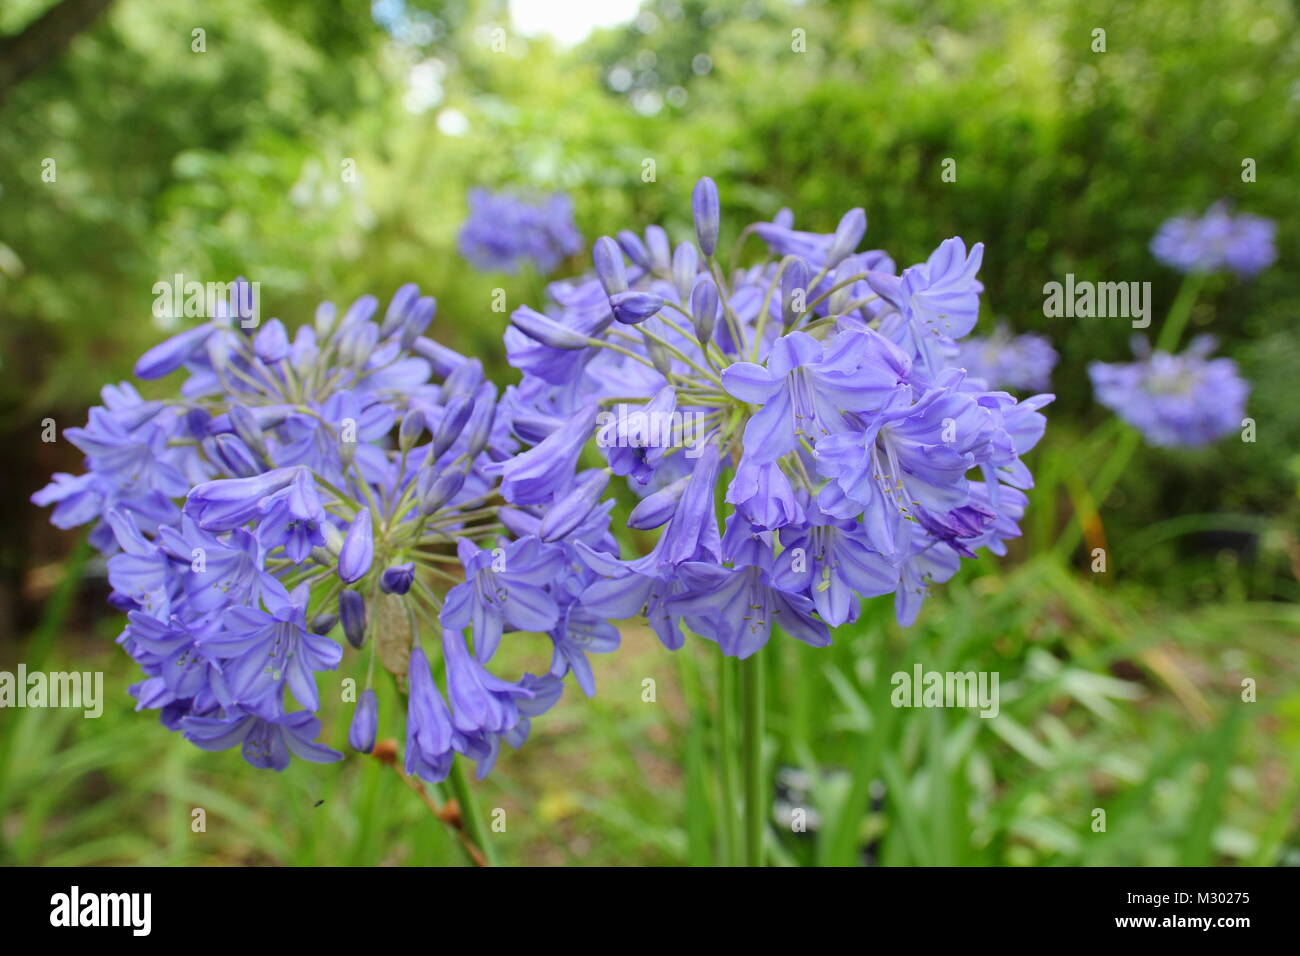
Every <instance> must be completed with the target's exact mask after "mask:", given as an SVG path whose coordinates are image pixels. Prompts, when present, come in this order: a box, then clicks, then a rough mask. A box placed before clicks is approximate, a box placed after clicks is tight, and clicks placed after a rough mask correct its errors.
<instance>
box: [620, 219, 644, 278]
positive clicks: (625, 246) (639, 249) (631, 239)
mask: <svg viewBox="0 0 1300 956" xmlns="http://www.w3.org/2000/svg"><path fill="white" fill-rule="evenodd" d="M618 244H619V247H620V248H621V249H622V250H623V252H625V253H626V254H627V257H628V258H629V259H631V260H632V263H633V265H636V266H640V267H641V268H642V269H644V270H645V271H646V272H649V271H650V250H649V249H647V248H646V247H645V243H644V242H642V241H641V237H640V236H638V235H637V234H636V233H635V232H633V231H632V230H630V229H624V230H623V231H622V232H620V233H619V234H618Z"/></svg>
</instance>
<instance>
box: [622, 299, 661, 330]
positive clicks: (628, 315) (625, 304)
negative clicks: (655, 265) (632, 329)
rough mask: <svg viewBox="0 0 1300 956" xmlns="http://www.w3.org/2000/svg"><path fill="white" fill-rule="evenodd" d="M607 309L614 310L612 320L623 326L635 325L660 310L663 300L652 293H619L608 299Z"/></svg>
mask: <svg viewBox="0 0 1300 956" xmlns="http://www.w3.org/2000/svg"><path fill="white" fill-rule="evenodd" d="M609 307H610V308H611V309H613V310H614V318H616V319H618V321H620V322H622V323H623V324H624V325H636V324H637V323H638V322H644V321H645V320H646V319H648V318H650V316H652V315H654V314H655V313H656V312H658V311H659V310H660V309H662V308H663V307H664V300H663V297H662V296H657V295H655V294H654V293H653V292H619V293H618V294H617V295H612V296H610V297H609Z"/></svg>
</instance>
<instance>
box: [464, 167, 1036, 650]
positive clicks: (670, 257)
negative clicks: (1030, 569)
mask: <svg viewBox="0 0 1300 956" xmlns="http://www.w3.org/2000/svg"><path fill="white" fill-rule="evenodd" d="M691 211H692V214H693V218H694V223H695V236H694V237H693V239H694V241H695V242H698V243H699V244H700V245H699V247H698V248H697V247H695V246H694V245H693V244H692V239H691V238H687V239H685V240H684V241H683V243H681V244H679V245H678V246H677V247H676V250H675V251H674V249H673V246H672V243H671V241H670V240H669V237H668V235H667V233H666V232H665V231H664V230H663V229H661V228H659V227H657V226H652V227H650V228H648V229H647V230H646V231H645V233H644V236H641V235H638V234H636V233H634V232H632V231H623V232H620V233H619V234H618V237H617V239H611V238H602V239H600V240H597V242H596V244H595V251H594V254H593V264H594V272H593V273H592V274H589V275H587V276H582V277H579V278H576V279H568V280H564V281H560V282H555V283H552V284H551V285H550V287H549V290H548V291H549V294H550V299H551V301H550V302H549V303H547V304H546V305H545V308H544V310H543V311H538V310H537V309H535V308H529V307H522V308H520V309H519V310H517V312H516V313H515V315H514V317H513V318H512V325H511V328H510V329H509V330H508V331H507V332H506V348H507V352H508V355H509V357H510V360H511V362H512V364H514V365H515V367H516V368H517V369H518V370H519V371H520V372H522V373H523V381H522V382H521V383H520V384H519V385H518V386H517V387H514V388H512V389H510V390H508V394H507V396H506V399H505V404H506V406H507V407H508V408H509V409H510V412H511V418H512V422H513V426H514V430H515V432H516V434H518V435H521V436H523V435H527V436H528V437H529V440H530V441H533V442H535V443H536V444H535V445H534V447H533V448H532V449H530V450H529V451H528V452H526V453H524V454H523V455H521V456H519V457H517V458H515V459H514V460H512V461H511V462H509V463H507V464H505V465H504V466H503V474H504V479H505V480H504V481H503V485H502V488H503V494H504V496H505V497H506V499H507V500H508V501H511V502H514V503H516V504H517V505H518V506H519V507H520V508H521V509H522V510H523V511H525V512H527V513H528V514H529V515H530V516H531V517H530V519H529V520H532V521H537V522H543V521H545V520H546V515H547V514H548V513H552V512H554V513H558V514H560V515H561V516H563V517H564V519H565V523H564V526H567V523H568V522H571V520H572V518H571V516H570V515H569V512H570V511H571V510H573V509H574V508H575V507H576V505H575V501H581V502H582V507H584V508H585V507H590V504H589V499H590V495H586V496H585V497H584V495H583V494H576V495H575V493H574V491H573V489H574V488H576V487H582V488H586V489H594V488H603V487H604V484H603V482H593V483H588V484H583V478H584V475H587V474H589V473H590V469H591V467H592V462H593V460H598V459H595V458H594V456H595V455H599V456H601V457H603V459H604V465H605V470H606V471H608V472H609V473H611V474H612V475H614V476H618V477H620V478H622V480H624V481H625V482H626V483H627V484H628V486H629V487H630V488H631V489H632V491H633V492H635V493H636V494H638V495H639V496H641V499H642V500H641V504H640V505H638V506H637V507H636V508H634V509H633V511H632V512H631V514H630V515H629V518H628V524H629V525H630V526H631V527H633V528H636V529H639V530H642V531H652V530H654V529H660V530H659V531H658V540H657V543H656V544H655V545H654V546H653V548H651V549H650V550H649V551H648V553H646V554H644V555H641V556H639V557H633V558H631V559H627V560H623V559H620V558H618V557H616V556H615V555H614V554H613V549H612V548H610V547H609V546H608V545H601V544H597V543H593V542H590V541H579V542H574V541H573V540H571V538H566V539H562V540H561V541H558V542H556V543H557V544H562V545H563V547H564V548H565V550H566V554H567V556H568V557H569V559H571V560H573V561H575V563H576V566H577V567H578V568H580V569H581V574H579V575H578V576H577V577H575V579H574V582H573V583H574V585H575V590H574V591H573V595H574V601H575V602H576V606H578V607H581V608H582V609H583V610H584V611H585V612H586V613H587V614H588V615H589V616H590V617H592V618H593V619H601V618H614V619H617V618H623V617H631V616H635V615H644V616H645V617H646V618H647V619H648V620H649V622H650V624H651V626H652V627H653V628H654V630H655V631H656V633H657V634H658V635H659V637H660V639H661V640H662V641H663V643H664V644H665V645H666V646H668V647H669V648H676V647H679V646H680V645H681V643H682V641H683V640H684V636H685V631H686V630H690V631H693V632H695V633H697V634H700V635H702V636H704V637H706V638H708V639H710V640H713V641H715V642H717V643H718V645H719V646H720V647H721V649H722V651H723V652H724V653H726V654H729V655H734V656H740V657H745V656H748V655H750V654H753V653H754V652H756V651H757V650H758V649H759V648H760V647H762V646H763V644H764V643H765V642H766V641H767V640H768V639H769V637H770V635H771V633H772V630H773V628H774V627H775V628H778V629H781V630H783V631H784V632H785V633H787V634H788V635H790V636H792V637H795V638H797V639H800V640H803V641H805V642H807V643H810V644H815V645H823V644H826V643H829V641H830V629H831V628H833V627H836V626H839V625H840V624H843V623H846V622H848V621H851V620H853V619H854V618H855V617H856V615H857V613H858V605H859V603H860V601H861V599H863V598H869V597H878V596H882V595H886V594H891V593H892V594H894V595H895V600H896V606H897V612H898V616H899V619H900V620H901V621H903V622H904V623H910V622H911V620H912V619H914V618H915V616H916V613H917V612H918V611H919V609H920V604H921V601H922V600H923V599H924V596H925V594H926V593H927V590H928V587H929V585H930V584H931V583H932V582H935V581H942V580H946V579H947V578H948V577H951V575H952V573H954V572H955V570H956V567H957V565H958V563H959V562H960V559H961V558H962V557H970V556H973V554H974V553H975V552H976V551H977V550H978V549H980V548H989V549H990V550H994V551H1000V550H1001V548H1002V542H1003V541H1004V540H1006V539H1008V538H1011V537H1015V536H1016V535H1018V534H1019V530H1018V525H1017V522H1018V519H1019V517H1020V515H1021V513H1022V512H1023V509H1024V496H1023V494H1021V492H1020V490H1019V489H1023V488H1028V487H1030V486H1031V485H1032V476H1031V475H1030V472H1029V470H1028V468H1026V466H1025V465H1024V463H1023V461H1022V460H1021V456H1022V455H1024V454H1025V453H1026V452H1028V451H1029V450H1030V448H1032V447H1033V445H1034V443H1035V442H1037V440H1038V439H1039V438H1040V437H1041V435H1042V432H1043V424H1044V419H1043V416H1042V414H1041V413H1040V412H1039V409H1040V408H1041V407H1042V406H1043V405H1045V404H1047V402H1048V401H1050V400H1051V396H1049V395H1037V396H1034V397H1032V398H1029V399H1026V400H1024V401H1017V400H1016V399H1015V398H1013V397H1012V396H1011V395H1009V394H1007V393H1005V392H998V391H990V390H989V386H988V384H987V383H986V382H984V381H982V380H980V379H976V378H974V377H972V376H968V375H967V374H966V373H965V372H964V371H963V370H962V369H961V368H960V366H959V364H958V363H957V361H956V357H957V355H958V352H959V340H960V339H961V338H962V337H964V336H965V335H966V334H968V333H969V332H970V330H971V329H972V328H973V327H974V325H975V321H976V318H977V316H978V313H979V296H980V293H981V291H982V286H981V285H980V283H979V281H978V279H976V272H977V271H978V269H979V264H980V259H981V256H982V253H983V247H982V246H980V245H979V244H976V245H975V246H973V247H971V248H969V249H968V248H967V246H966V244H965V243H964V242H963V241H962V240H961V239H959V238H952V239H948V240H946V241H945V242H943V243H942V244H941V245H940V246H939V248H938V249H937V250H936V251H935V252H934V254H933V255H931V256H930V257H929V259H928V260H927V261H925V262H922V263H919V264H917V265H914V266H912V267H910V268H907V269H905V270H903V271H902V273H901V274H899V273H898V271H897V267H896V266H895V264H894V261H893V260H892V259H891V258H890V257H889V256H888V255H887V254H886V253H884V252H881V251H879V250H873V251H869V252H859V251H857V249H858V246H859V244H860V243H861V241H862V238H863V235H864V234H865V232H866V229H867V218H866V215H865V213H864V212H863V211H862V210H861V209H852V210H849V211H848V212H847V213H845V215H844V216H843V217H842V218H841V220H840V222H839V224H838V226H837V227H836V229H835V231H834V232H833V233H829V234H821V233H815V232H807V231H798V230H796V229H794V227H793V217H792V216H791V215H790V214H789V213H788V212H784V211H783V212H782V214H780V215H778V216H777V217H776V218H775V219H774V220H773V221H772V222H767V223H758V224H756V225H755V226H753V227H751V228H750V229H749V230H746V231H745V232H744V233H742V235H749V234H751V233H753V234H757V236H758V237H760V238H761V239H762V240H763V241H765V242H766V243H767V245H768V248H769V249H770V254H769V255H767V256H765V257H763V258H761V259H760V260H759V261H757V262H754V263H752V264H748V265H741V264H739V263H730V264H725V263H719V262H718V261H717V260H716V259H715V258H714V256H716V254H717V249H716V248H715V244H716V237H717V233H718V229H719V218H720V213H719V209H718V197H717V190H716V187H715V186H714V185H713V183H712V182H711V181H709V180H704V181H702V182H701V183H700V184H699V185H698V186H697V187H696V189H695V190H694V193H693V196H692V201H691ZM625 257H626V258H625ZM535 305H538V306H540V305H541V304H540V303H535ZM593 436H594V438H595V441H594V444H595V446H596V449H594V450H593V449H592V448H591V445H592V438H593ZM596 493H597V494H598V493H599V492H596ZM550 523H551V526H552V527H555V526H561V522H560V520H559V519H552V520H551V522H550ZM480 607H481V608H482V613H483V614H485V615H486V614H487V613H488V612H489V609H490V607H491V605H490V603H489V602H487V601H486V600H485V601H484V602H483V603H481V604H480ZM548 614H549V609H548ZM569 614H570V617H572V616H573V615H572V610H570V611H569ZM467 619H470V615H467V614H464V613H462V614H458V615H457V617H456V620H455V622H454V623H459V622H461V621H464V620H467ZM683 625H685V627H683Z"/></svg>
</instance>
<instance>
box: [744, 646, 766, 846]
mask: <svg viewBox="0 0 1300 956" xmlns="http://www.w3.org/2000/svg"><path fill="white" fill-rule="evenodd" d="M740 704H741V708H740V709H741V723H742V728H743V730H742V740H743V746H744V768H745V826H744V834H745V865H746V866H762V865H763V861H764V853H763V837H764V834H765V833H766V832H767V798H768V786H767V783H768V781H767V775H766V774H765V773H764V772H763V704H764V702H763V659H762V657H761V656H760V655H759V654H757V653H755V654H751V655H750V656H749V657H747V658H746V659H745V660H743V661H741V662H740Z"/></svg>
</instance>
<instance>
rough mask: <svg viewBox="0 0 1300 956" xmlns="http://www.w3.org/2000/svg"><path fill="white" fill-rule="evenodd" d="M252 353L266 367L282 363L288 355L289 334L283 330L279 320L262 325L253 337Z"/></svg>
mask: <svg viewBox="0 0 1300 956" xmlns="http://www.w3.org/2000/svg"><path fill="white" fill-rule="evenodd" d="M253 351H254V352H256V353H257V357H258V358H260V359H261V360H262V361H263V362H265V363H266V364H267V365H274V364H275V363H276V362H280V361H283V360H284V359H285V357H287V356H288V354H289V333H287V332H286V331H285V330H284V323H283V322H281V321H280V320H279V319H271V320H270V321H269V322H266V323H264V324H263V325H262V327H261V328H260V329H258V330H257V335H255V336H253Z"/></svg>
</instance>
